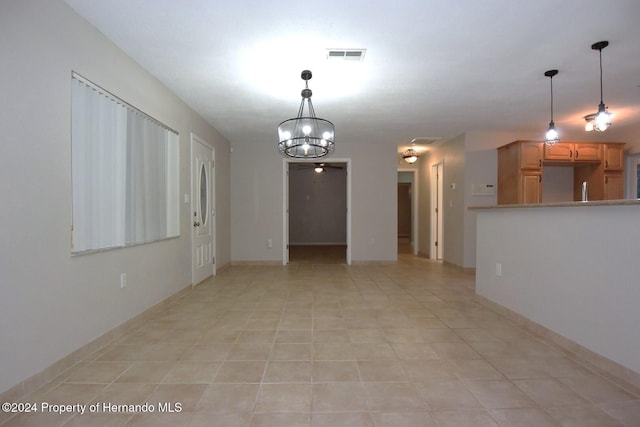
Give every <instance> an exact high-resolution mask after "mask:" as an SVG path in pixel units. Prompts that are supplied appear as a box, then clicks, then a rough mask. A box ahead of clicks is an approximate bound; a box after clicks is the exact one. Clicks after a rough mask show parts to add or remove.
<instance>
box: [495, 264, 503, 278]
mask: <svg viewBox="0 0 640 427" xmlns="http://www.w3.org/2000/svg"><path fill="white" fill-rule="evenodd" d="M496 276H498V277H501V276H502V264H500V263H499V262H496Z"/></svg>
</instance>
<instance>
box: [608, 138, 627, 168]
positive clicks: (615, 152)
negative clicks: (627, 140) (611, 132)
mask: <svg viewBox="0 0 640 427" xmlns="http://www.w3.org/2000/svg"><path fill="white" fill-rule="evenodd" d="M603 145H604V170H610V171H611V170H616V171H621V170H623V169H624V145H622V144H603Z"/></svg>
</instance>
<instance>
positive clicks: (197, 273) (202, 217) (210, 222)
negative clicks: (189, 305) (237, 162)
mask: <svg viewBox="0 0 640 427" xmlns="http://www.w3.org/2000/svg"><path fill="white" fill-rule="evenodd" d="M213 172H214V161H213V149H212V148H210V147H209V146H208V145H206V144H204V143H203V142H202V141H201V140H199V139H198V138H197V137H196V136H195V135H191V221H190V223H191V230H192V234H191V236H192V239H191V242H192V261H191V262H192V275H191V277H192V284H194V285H196V284H198V283H200V282H202V281H203V280H204V279H206V278H207V277H209V276H211V275H212V274H214V272H215V246H214V224H215V220H214V218H213V216H214V214H215V210H214V206H213V188H214V187H213V184H214V173H213Z"/></svg>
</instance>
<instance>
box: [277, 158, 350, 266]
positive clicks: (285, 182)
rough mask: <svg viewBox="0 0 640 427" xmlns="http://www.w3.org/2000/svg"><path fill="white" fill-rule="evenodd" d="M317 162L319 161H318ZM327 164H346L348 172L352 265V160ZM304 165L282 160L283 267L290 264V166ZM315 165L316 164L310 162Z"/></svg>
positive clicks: (348, 263)
mask: <svg viewBox="0 0 640 427" xmlns="http://www.w3.org/2000/svg"><path fill="white" fill-rule="evenodd" d="M316 160H317V159H316ZM325 162H326V163H329V162H330V163H345V164H346V171H347V212H346V214H347V259H346V262H347V265H351V159H350V158H339V159H333V158H332V159H330V160H326V161H325ZM290 163H304V160H302V161H300V160H299V159H288V158H284V159H282V265H287V264H289V164H290ZM309 163H314V162H309Z"/></svg>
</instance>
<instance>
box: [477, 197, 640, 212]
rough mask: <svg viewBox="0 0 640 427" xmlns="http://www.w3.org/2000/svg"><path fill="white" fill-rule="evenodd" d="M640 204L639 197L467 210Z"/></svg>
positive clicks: (494, 206)
mask: <svg viewBox="0 0 640 427" xmlns="http://www.w3.org/2000/svg"><path fill="white" fill-rule="evenodd" d="M628 205H640V199H621V200H593V201H588V202H555V203H538V204H526V205H492V206H470V207H469V210H472V211H473V210H486V209H523V208H572V207H576V208H585V207H589V206H628Z"/></svg>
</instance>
